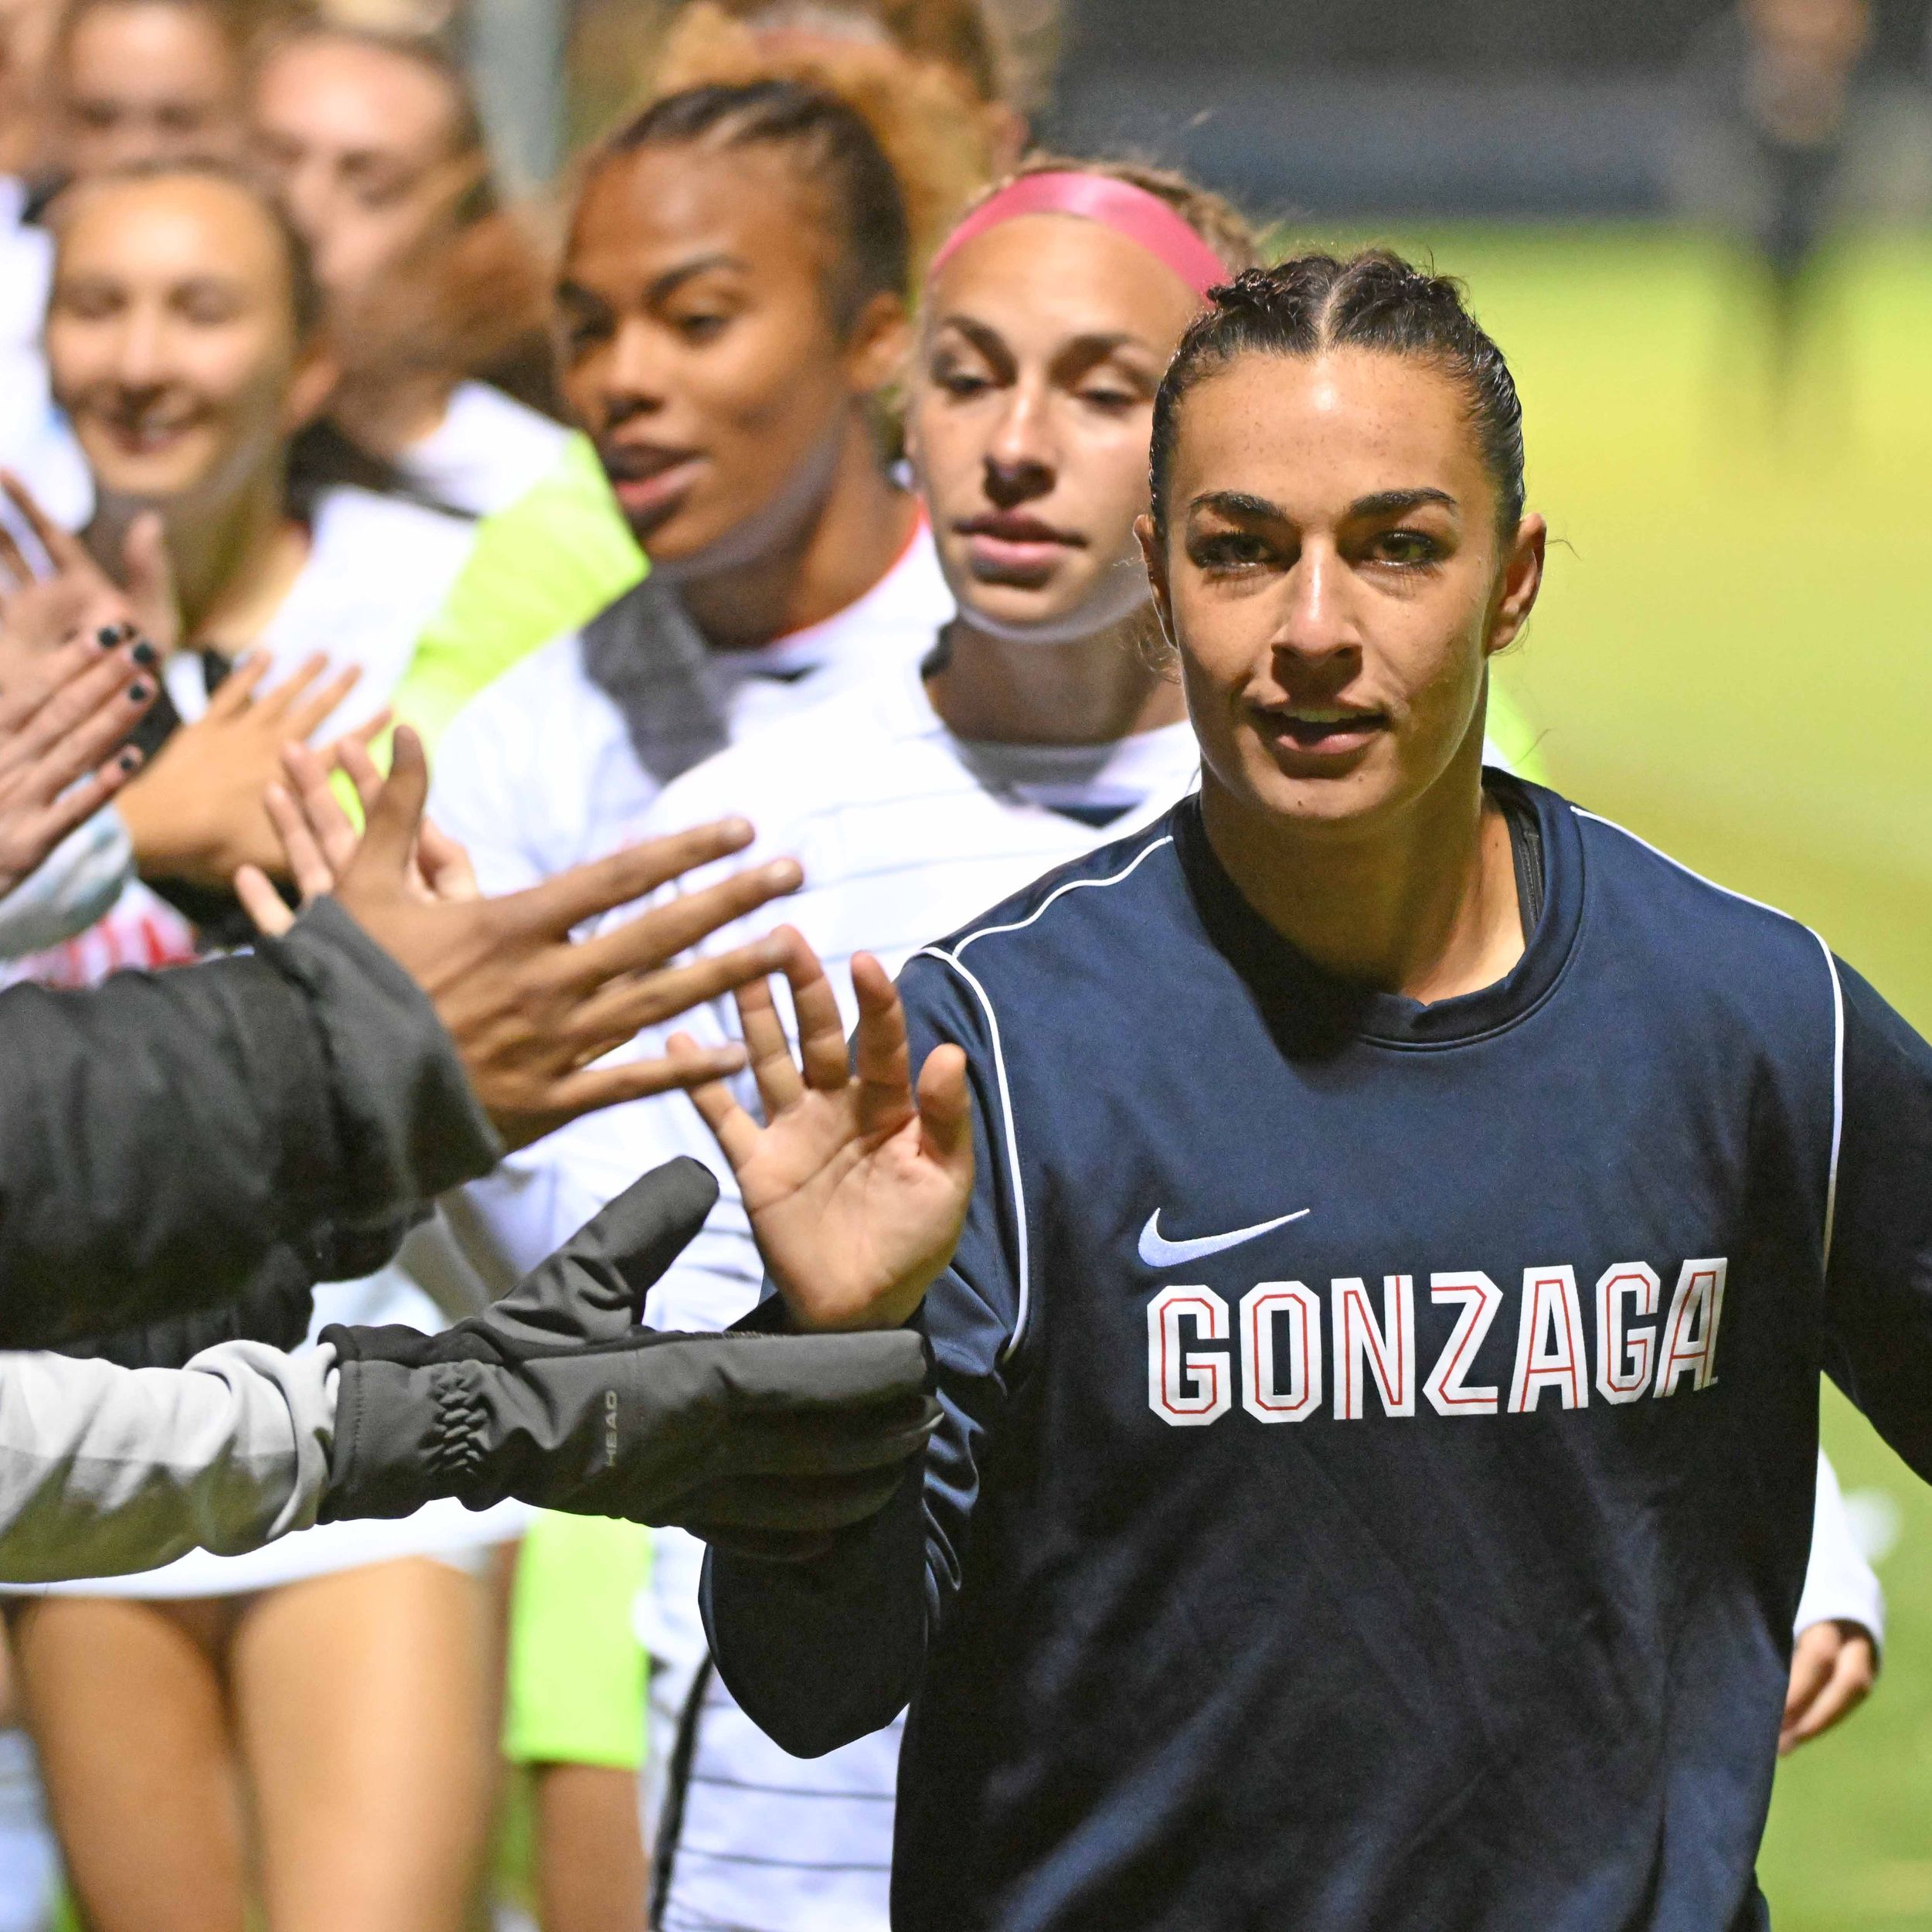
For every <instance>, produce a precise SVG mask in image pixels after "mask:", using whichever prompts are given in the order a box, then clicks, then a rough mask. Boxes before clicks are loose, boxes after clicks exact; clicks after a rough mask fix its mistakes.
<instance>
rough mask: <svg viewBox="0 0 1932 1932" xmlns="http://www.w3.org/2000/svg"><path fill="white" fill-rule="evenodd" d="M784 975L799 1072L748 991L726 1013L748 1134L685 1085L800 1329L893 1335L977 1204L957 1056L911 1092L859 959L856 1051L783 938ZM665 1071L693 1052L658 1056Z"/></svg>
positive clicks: (886, 1012) (879, 992) (771, 1009)
mask: <svg viewBox="0 0 1932 1932" xmlns="http://www.w3.org/2000/svg"><path fill="white" fill-rule="evenodd" d="M784 937H786V938H787V940H788V941H789V947H790V951H789V954H788V956H787V959H786V961H785V976H786V978H787V980H788V981H790V982H791V995H792V1004H793V1006H794V1009H795V1010H796V1012H797V1014H798V1041H799V1054H798V1059H797V1060H794V1058H793V1056H792V1052H791V1046H790V1044H789V1043H788V1042H787V1039H786V1038H785V1033H784V1026H783V1025H782V1024H781V1022H780V1020H779V1018H778V1012H777V1007H776V1006H775V1005H774V1004H773V1002H772V997H771V989H770V986H769V985H767V984H766V983H765V982H764V981H759V982H757V983H756V984H754V985H749V986H746V987H744V988H741V989H740V992H739V994H738V996H737V997H738V1013H739V1018H740V1022H741V1023H742V1025H743V1029H744V1040H745V1046H746V1049H747V1052H748V1053H749V1054H750V1061H751V1070H752V1074H753V1078H754V1079H755V1080H757V1083H758V1093H759V1097H760V1099H761V1100H762V1101H763V1102H764V1112H765V1120H766V1123H767V1124H766V1125H764V1127H762V1128H760V1126H759V1125H758V1124H757V1122H756V1121H753V1119H752V1117H751V1116H750V1114H747V1112H746V1111H745V1110H744V1109H743V1107H740V1105H739V1104H738V1102H737V1100H736V1097H734V1095H733V1093H732V1091H731V1090H730V1087H728V1086H726V1084H725V1083H723V1081H721V1080H720V1081H713V1082H710V1083H706V1084H704V1085H702V1086H698V1087H694V1088H693V1090H692V1096H691V1097H692V1100H694V1101H696V1104H697V1107H698V1111H699V1113H700V1114H702V1115H703V1116H704V1120H705V1124H706V1126H707V1127H709V1128H710V1129H711V1131H712V1133H713V1135H714V1136H715V1137H716V1140H717V1142H718V1145H719V1147H720V1148H722V1149H723V1151H724V1155H725V1158H726V1160H728V1161H729V1162H730V1163H731V1167H732V1172H733V1173H734V1174H735V1175H736V1176H737V1179H738V1186H739V1190H740V1193H741V1194H742V1195H743V1198H744V1204H745V1212H746V1213H747V1215H748V1216H750V1220H751V1230H752V1233H753V1235H754V1236H756V1237H757V1243H758V1250H759V1252H760V1254H762V1255H763V1256H764V1262H765V1266H766V1267H767V1269H768V1270H770V1274H771V1278H772V1280H773V1281H774V1282H775V1283H776V1284H777V1287H778V1289H779V1291H780V1292H781V1294H783V1295H784V1298H785V1303H786V1305H787V1308H788V1309H789V1310H790V1311H791V1316H792V1318H793V1320H794V1321H796V1322H797V1323H798V1325H799V1326H800V1327H801V1328H808V1329H825V1328H896V1327H897V1326H899V1325H900V1324H901V1323H902V1322H903V1321H906V1319H907V1318H909V1317H910V1315H912V1313H913V1311H914V1310H915V1309H916V1308H917V1307H918V1306H919V1304H920V1301H921V1299H922V1298H923V1296H924V1294H925V1292H926V1291H927V1288H928V1287H930V1285H931V1284H932V1281H933V1279H934V1277H935V1276H936V1275H937V1274H938V1273H939V1271H940V1269H941V1268H943V1267H944V1266H945V1265H946V1264H947V1261H949V1260H951V1258H952V1253H953V1250H954V1247H955V1246H956V1245H957V1243H958V1240H959V1232H960V1230H961V1227H962V1226H964V1223H965V1219H966V1206H967V1203H968V1201H969V1200H970V1199H971V1196H972V1191H973V1128H972V1103H971V1095H970V1094H969V1091H968V1087H967V1084H966V1056H965V1055H964V1053H962V1052H961V1050H960V1049H959V1048H958V1047H957V1046H940V1047H936V1048H935V1049H934V1050H933V1052H932V1053H931V1054H930V1055H929V1056H927V1061H926V1064H925V1066H923V1068H922V1069H921V1070H920V1075H919V1084H918V1089H917V1094H915V1092H914V1090H913V1083H912V1063H911V1055H910V1049H909V1047H908V1045H907V1043H906V1013H905V1009H904V1008H903V1006H902V1005H900V999H899V995H898V993H897V992H896V991H895V990H894V988H893V983H892V981H891V980H890V978H889V977H888V976H887V975H886V969H885V968H883V966H881V965H880V964H879V961H877V960H876V959H874V958H872V957H871V956H870V954H866V953H860V954H858V955H857V956H856V957H855V958H854V959H853V961H852V991H853V992H855V994H856V995H858V999H859V1027H858V1032H857V1033H856V1035H855V1039H854V1047H855V1053H854V1054H853V1055H851V1056H849V1055H848V1053H847V1051H846V1047H845V1027H844V1026H843V1024H842V1022H841V1021H840V1019H839V1016H838V1001H837V999H836V998H835V997H834V995H833V993H832V985H831V982H830V981H828V980H827V978H825V968H824V967H822V966H821V964H819V963H818V959H817V958H816V957H815V956H814V954H813V953H812V951H811V947H808V945H807V944H805V942H804V939H803V938H802V937H800V936H799V935H798V934H797V933H795V932H791V931H789V930H787V933H786V934H785V935H784ZM669 1047H670V1053H671V1058H672V1063H673V1064H674V1065H677V1064H679V1063H682V1062H683V1061H685V1060H692V1063H693V1066H694V1069H695V1057H694V1056H696V1055H697V1053H698V1052H699V1049H698V1046H697V1044H696V1042H695V1041H694V1040H692V1038H691V1037H690V1036H689V1034H685V1033H680V1034H678V1035H676V1036H674V1037H673V1038H672V1040H671V1041H670V1043H669ZM854 1062H855V1063H856V1064H854Z"/></svg>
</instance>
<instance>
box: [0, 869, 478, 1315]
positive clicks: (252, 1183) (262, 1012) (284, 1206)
mask: <svg viewBox="0 0 1932 1932" xmlns="http://www.w3.org/2000/svg"><path fill="white" fill-rule="evenodd" d="M499 1151H500V1145H499V1143H498V1141H497V1138H496V1136H495V1132H494V1131H492V1128H491V1126H490V1124H489V1122H488V1119H487V1118H486V1117H485V1116H484V1114H482V1112H481V1110H480V1109H479V1108H478V1105H477V1103H476V1100H475V1097H474V1095H473V1094H471V1091H470V1087H469V1083H468V1079H467V1077H465V1075H464V1071H463V1067H462V1063H461V1061H460V1060H458V1058H457V1053H456V1049H455V1047H454V1043H452V1042H451V1039H450V1038H449V1036H448V1035H447V1033H446V1032H444V1029H443V1027H442V1026H441V1024H440V1022H439V1021H438V1020H437V1016H436V1013H435V1011H434V1008H432V1007H431V1005H430V1002H429V1001H428V999H427V998H426V997H425V995H423V992H422V991H421V989H420V988H419V987H417V985H416V983H415V981H413V980H412V979H411V978H410V977H409V975H407V974H406V973H405V972H404V971H403V969H402V968H401V967H400V966H399V965H398V964H396V961H394V960H393V959H391V958H390V957H389V955H388V954H386V953H385V952H383V951H382V949H381V948H380V947H378V946H377V945H376V944H375V943H374V942H373V941H372V940H370V939H369V937H368V936H367V935H366V934H364V933H363V932H362V930H361V928H360V927H358V926H357V925H356V924H355V921H354V920H352V919H351V918H350V917H349V915H348V914H347V913H345V912H344V911H342V909H341V907H340V906H338V905H336V904H335V902H334V901H332V900H322V901H321V903H319V904H318V905H316V906H313V907H311V909H310V910H309V911H308V912H307V913H304V915H303V916H302V917H301V919H299V920H298V921H297V922H296V923H295V926H294V930H292V931H291V933H290V934H288V936H287V937H286V938H284V939H281V940H273V941H264V942H263V943H262V944H261V946H260V948H259V950H258V951H257V954H254V955H253V956H250V957H241V958H236V959H226V960H216V961H209V963H207V964H204V965H199V966H189V967H182V968H177V969H176V970H175V971H172V972H167V973H120V974H117V975H115V976H114V978H112V979H111V980H109V981H107V983H106V984H105V985H102V986H100V987H97V988H94V989H93V990H91V991H89V992H76V993H56V992H48V991H46V989H44V988H39V987H34V986H15V987H12V988H9V989H8V990H7V991H6V992H4V993H0V1346H8V1347H14V1348H46V1347H56V1346H59V1345H61V1344H62V1343H64V1342H69V1341H71V1340H72V1339H73V1338H75V1337H77V1336H78V1335H88V1334H100V1333H105V1332H113V1331H115V1330H117V1329H123V1328H137V1327H140V1326H141V1325H145V1324H147V1323H149V1322H152V1321H161V1320H167V1319H171V1318H174V1317H176V1316H179V1315H183V1314H185V1313H188V1312H190V1311H193V1310H195V1309H197V1308H209V1307H212V1306H213V1305H215V1304H218V1303H220V1302H223V1301H227V1300H229V1299H230V1298H232V1297H233V1295H234V1294H236V1292H237V1291H238V1290H239V1289H240V1287H242V1286H243V1284H245V1283H247V1281H249V1280H250V1278H251V1277H253V1275H254V1274H255V1273H256V1271H257V1270H258V1269H259V1268H260V1266H261V1264H262V1261H263V1258H264V1256H265V1255H267V1253H269V1252H270V1250H273V1249H274V1248H275V1247H278V1246H280V1245H281V1244H283V1243H294V1244H296V1245H298V1246H299V1247H301V1248H302V1249H303V1250H304V1252H305V1253H312V1254H313V1255H314V1257H315V1274H316V1276H317V1277H318V1278H331V1277H337V1276H341V1277H352V1276H355V1275H359V1274H366V1273H368V1272H369V1270H371V1269H372V1267H375V1266H376V1264H378V1263H379V1261H380V1260H382V1259H383V1257H384V1256H386V1254H387V1253H391V1252H393V1250H394V1247H395V1245H396V1242H397V1241H399V1240H400V1239H401V1236H402V1233H403V1230H404V1229H405V1227H406V1225H407V1222H408V1219H409V1218H410V1216H411V1215H412V1213H413V1212H414V1211H415V1210H417V1208H418V1207H419V1205H420V1204H421V1203H424V1202H428V1201H429V1200H430V1199H433V1198H434V1196H436V1195H437V1194H439V1193H440V1192H442V1191H443V1190H444V1189H446V1188H448V1187H451V1186H453V1185H455V1184H456V1183H457V1182H461V1181H464V1180H468V1179H470V1178H471V1176H473V1175H478V1174H481V1173H483V1172H485V1171H487V1170H488V1168H489V1167H490V1166H491V1165H492V1162H494V1161H495V1158H496V1156H497V1155H498V1152H499Z"/></svg>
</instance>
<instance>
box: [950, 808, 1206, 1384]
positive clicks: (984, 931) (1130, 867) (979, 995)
mask: <svg viewBox="0 0 1932 1932" xmlns="http://www.w3.org/2000/svg"><path fill="white" fill-rule="evenodd" d="M1173 842H1174V835H1173V834H1172V832H1163V833H1162V835H1161V836H1160V837H1159V838H1156V839H1155V840H1153V841H1152V842H1151V843H1150V844H1148V845H1143V846H1142V847H1141V849H1140V850H1139V851H1138V852H1136V853H1135V854H1134V856H1133V858H1132V859H1131V860H1130V861H1129V862H1128V864H1126V865H1125V866H1122V867H1121V869H1120V870H1119V871H1118V872H1111V873H1109V874H1108V876H1107V877H1106V878H1104V879H1069V880H1067V882H1066V884H1065V885H1063V886H1055V887H1054V889H1053V891H1051V892H1050V893H1048V894H1047V895H1046V897H1045V898H1044V899H1043V900H1041V901H1040V903H1039V904H1038V905H1037V906H1035V907H1034V908H1033V910H1032V912H1030V913H1028V914H1027V916H1026V917H1025V918H1024V919H1020V920H1014V921H1013V922H1012V924H1010V925H1006V926H983V927H981V928H980V929H979V930H978V931H977V932H971V933H968V934H964V936H963V937H961V938H960V939H959V940H957V941H955V943H954V946H953V949H952V951H951V952H947V951H946V950H945V949H944V947H938V946H922V947H920V949H919V951H917V953H915V954H913V957H914V958H915V959H936V960H938V961H940V962H941V963H942V964H944V965H947V966H950V967H951V968H952V969H953V971H954V972H956V973H957V974H958V975H959V976H960V978H961V979H963V980H964V981H965V982H966V984H967V985H968V986H969V987H970V988H971V989H972V993H973V997H974V998H975V999H977V1000H978V1002H979V1004H980V1009H981V1012H984V1013H985V1015H986V1027H987V1032H988V1036H989V1038H990V1039H992V1046H993V1078H994V1082H995V1085H996V1086H997V1087H998V1090H999V1108H1000V1115H1001V1119H1000V1133H1001V1138H1002V1139H1003V1140H1004V1141H1005V1143H1006V1172H1007V1175H1008V1178H1009V1181H1010V1182H1011V1184H1012V1189H1013V1208H1014V1217H1015V1230H1014V1234H1015V1240H1014V1255H1015V1260H1017V1261H1018V1263H1019V1308H1017V1309H1016V1310H1015V1313H1014V1317H1013V1332H1012V1335H1009V1337H1008V1338H1007V1342H1006V1345H1005V1348H1003V1349H1001V1351H1000V1353H999V1359H1000V1360H1001V1362H1002V1363H1005V1362H1009V1361H1011V1360H1012V1356H1013V1352H1014V1351H1015V1349H1018V1348H1019V1345H1020V1343H1021V1342H1022V1340H1023V1339H1024V1338H1025V1336H1026V1320H1027V1317H1028V1315H1029V1314H1030V1313H1031V1311H1032V1267H1031V1265H1030V1263H1029V1254H1028V1245H1027V1240H1026V1184H1025V1182H1023V1181H1022V1179H1021V1178H1020V1165H1019V1129H1018V1128H1017V1127H1016V1126H1015V1124H1014V1121H1013V1096H1012V1088H1011V1087H1009V1085H1008V1083H1007V1079H1006V1053H1005V1048H1004V1046H1002V1044H1001V1042H1000V1036H999V1016H998V1014H996V1013H995V1012H994V1011H993V1002H992V1000H991V999H990V998H988V996H987V992H986V988H985V987H984V986H982V985H981V984H980V983H979V981H978V980H977V979H976V978H974V976H973V975H972V973H971V970H970V969H969V968H968V966H967V964H966V962H965V961H964V960H962V959H961V957H959V955H960V954H961V953H963V952H964V951H965V950H966V948H967V947H968V946H970V945H971V944H972V943H973V941H974V940H976V939H991V938H992V937H994V936H995V934H1000V933H1019V932H1024V931H1025V930H1026V928H1027V927H1029V926H1030V925H1032V923H1034V921H1035V920H1038V919H1040V918H1043V917H1045V915H1046V912H1047V910H1048V909H1049V907H1050V906H1053V904H1054V903H1056V901H1057V900H1061V899H1063V898H1065V897H1066V895H1067V894H1068V893H1070V892H1077V891H1078V890H1079V889H1080V887H1081V886H1117V885H1118V884H1119V883H1121V880H1122V879H1126V878H1128V877H1129V876H1131V874H1132V873H1133V872H1134V870H1135V869H1136V868H1137V867H1138V866H1139V865H1140V863H1141V860H1142V859H1149V858H1151V857H1152V856H1153V855H1154V854H1155V852H1158V851H1159V850H1160V849H1161V848H1162V846H1163V845H1172V844H1173Z"/></svg>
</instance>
